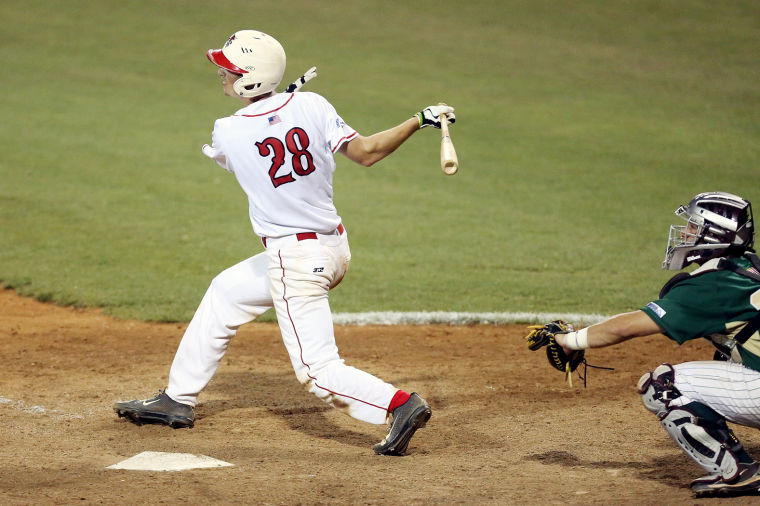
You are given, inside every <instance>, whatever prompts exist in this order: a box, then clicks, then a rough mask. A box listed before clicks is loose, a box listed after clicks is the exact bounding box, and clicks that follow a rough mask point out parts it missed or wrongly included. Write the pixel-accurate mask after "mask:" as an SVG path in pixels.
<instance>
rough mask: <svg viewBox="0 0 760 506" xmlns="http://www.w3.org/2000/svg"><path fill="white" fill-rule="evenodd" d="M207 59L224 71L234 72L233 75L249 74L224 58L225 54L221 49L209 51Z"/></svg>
mask: <svg viewBox="0 0 760 506" xmlns="http://www.w3.org/2000/svg"><path fill="white" fill-rule="evenodd" d="M206 58H208V59H209V61H211V63H213V64H214V65H216V66H217V67H221V68H223V69H224V70H228V71H230V72H232V73H233V74H247V73H248V72H247V71H245V70H243V69H241V68H240V67H238V66H237V65H235V64H234V63H232V62H231V61H230V60H228V59H227V57H226V56H224V53H223V52H222V50H221V49H209V50H208V51H206Z"/></svg>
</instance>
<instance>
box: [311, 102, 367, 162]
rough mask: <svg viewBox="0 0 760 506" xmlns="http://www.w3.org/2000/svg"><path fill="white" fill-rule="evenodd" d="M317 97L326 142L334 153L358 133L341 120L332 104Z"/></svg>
mask: <svg viewBox="0 0 760 506" xmlns="http://www.w3.org/2000/svg"><path fill="white" fill-rule="evenodd" d="M319 98H321V102H322V108H323V114H324V121H325V136H326V138H327V143H328V144H329V146H330V150H331V151H332V152H333V153H335V152H336V151H338V149H340V147H341V146H342V145H343V143H344V142H346V141H350V140H351V139H353V138H354V137H357V136H358V135H359V134H358V133H357V132H356V130H354V129H353V128H351V127H350V126H348V125H347V124H346V122H345V121H343V118H341V117H340V116H339V115H338V112H337V111H336V110H335V108H334V107H333V106H332V104H330V103H329V102H328V101H327V100H325V99H324V98H322V97H319Z"/></svg>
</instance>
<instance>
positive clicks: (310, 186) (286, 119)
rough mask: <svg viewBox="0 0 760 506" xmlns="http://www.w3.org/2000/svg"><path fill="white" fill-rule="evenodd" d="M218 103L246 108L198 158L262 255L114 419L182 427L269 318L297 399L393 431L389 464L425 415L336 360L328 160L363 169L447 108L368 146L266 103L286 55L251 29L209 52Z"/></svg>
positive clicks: (217, 294)
mask: <svg viewBox="0 0 760 506" xmlns="http://www.w3.org/2000/svg"><path fill="white" fill-rule="evenodd" d="M207 57H208V59H209V60H210V61H211V62H212V63H214V64H215V65H216V66H217V67H218V74H219V76H220V78H221V82H222V87H223V88H224V92H225V94H227V95H228V96H232V97H236V98H239V99H241V100H242V102H243V104H244V107H243V108H242V109H240V110H238V111H237V112H236V113H235V114H233V115H232V116H229V117H225V118H221V119H218V120H217V121H216V123H215V124H214V130H213V134H212V143H211V145H204V146H203V153H204V154H205V155H206V156H208V157H209V158H211V159H213V160H214V161H215V162H216V163H217V164H219V165H220V166H221V167H222V168H223V169H225V170H227V171H229V172H230V173H232V174H233V175H234V176H235V177H236V178H237V181H238V183H239V184H240V186H241V188H242V189H243V190H244V191H245V193H246V194H247V196H248V202H249V216H250V220H251V224H252V226H253V231H254V232H255V233H256V234H257V235H258V236H259V237H260V238H261V241H262V243H263V245H264V247H265V251H263V252H262V253H259V254H257V255H255V256H253V257H251V258H248V259H246V260H243V261H242V262H240V263H238V264H237V265H234V266H232V267H230V268H228V269H226V270H225V271H223V272H222V273H221V274H219V275H218V276H217V277H216V278H214V280H213V281H212V282H211V285H210V286H209V288H208V290H207V292H206V294H205V295H204V297H203V300H202V301H201V303H200V306H199V307H198V309H197V311H196V313H195V315H194V316H193V319H192V321H191V322H190V325H189V326H188V327H187V329H186V331H185V334H184V336H183V338H182V341H181V342H180V345H179V347H178V349H177V352H176V355H175V357H174V361H173V363H172V366H171V369H170V372H169V382H168V387H167V388H166V390H165V391H160V392H159V394H158V395H157V396H156V397H153V398H150V399H145V400H135V401H128V402H119V403H116V404H115V405H114V410H115V411H116V413H117V414H118V415H119V416H124V417H127V418H128V419H130V420H132V421H134V422H136V423H138V424H139V423H162V424H166V425H171V426H172V427H191V426H192V425H193V423H194V420H195V414H194V407H195V406H196V405H197V402H198V395H199V394H200V392H201V391H202V390H203V389H204V388H205V387H206V385H207V384H208V383H209V381H210V380H211V378H212V377H213V375H214V373H215V372H216V370H217V368H218V367H219V364H220V361H221V359H222V357H223V356H224V354H225V352H226V350H227V345H228V343H229V341H230V339H231V338H232V337H233V336H234V335H235V333H236V331H237V329H238V328H239V327H240V326H241V325H244V324H246V323H248V322H250V321H252V320H254V319H255V318H256V317H258V316H259V315H261V314H262V313H264V312H265V311H267V310H268V309H269V308H272V307H274V309H275V312H276V314H277V321H278V325H279V328H280V332H281V334H282V339H283V343H284V344H285V347H286V348H287V351H288V354H289V356H290V361H291V364H292V365H293V369H294V370H295V373H296V377H297V378H298V380H299V381H300V382H301V383H302V384H303V385H304V386H305V388H306V389H307V390H308V391H309V392H311V393H313V394H314V395H316V396H317V397H319V398H320V399H322V400H323V401H325V402H326V403H328V404H329V405H331V406H333V407H336V408H338V409H340V410H342V411H344V412H345V413H347V414H349V415H350V416H352V417H354V418H356V419H357V420H362V421H365V422H369V423H372V424H384V423H387V422H389V421H390V422H391V423H390V427H389V429H388V432H387V434H386V437H385V438H384V439H383V441H381V442H380V443H378V444H377V445H375V446H374V451H375V452H376V453H378V454H386V455H398V454H401V453H404V452H405V451H406V449H407V446H408V443H409V440H410V439H411V437H412V435H413V434H414V433H415V431H416V430H417V429H419V428H421V427H423V426H425V424H426V422H427V421H428V419H429V418H430V416H431V409H430V406H429V405H428V403H427V402H425V400H424V399H422V398H421V397H420V396H419V395H418V394H416V393H411V394H409V393H407V392H405V391H403V390H400V389H398V388H396V387H395V386H393V385H391V384H389V383H387V382H385V381H383V380H381V379H380V378H377V377H375V376H373V375H371V374H369V373H367V372H364V371H361V370H359V369H356V368H354V367H351V366H348V365H346V364H345V363H344V361H343V360H342V359H341V358H340V356H339V354H338V348H337V346H336V343H335V337H334V333H333V322H332V314H331V311H330V306H329V303H328V292H329V290H330V289H332V288H335V286H337V285H338V283H340V281H341V280H342V279H343V277H344V276H345V274H346V271H347V269H348V265H349V262H350V260H351V252H350V249H349V243H348V231H347V230H346V228H345V227H344V226H343V224H342V222H341V218H340V216H339V215H338V212H337V210H336V208H335V205H334V203H333V174H334V172H335V154H336V153H340V154H341V155H343V156H346V157H347V158H349V159H350V160H352V161H354V162H356V163H358V164H361V165H364V166H370V165H372V164H374V163H376V162H378V161H380V160H382V159H383V158H385V157H386V156H387V155H389V154H390V153H392V152H393V151H394V150H395V149H396V148H398V147H399V146H400V145H401V144H402V143H403V142H404V141H405V140H406V139H408V138H409V137H410V136H411V135H412V134H414V133H415V132H416V131H417V130H419V129H421V128H423V127H426V126H430V125H432V126H434V127H436V128H440V119H439V116H440V115H441V114H448V115H449V122H451V123H453V122H454V121H455V118H454V114H453V112H454V109H453V108H452V107H449V106H445V105H437V106H430V107H427V108H425V109H424V110H422V111H420V112H419V113H417V114H415V115H414V116H412V118H410V119H408V120H406V121H404V122H403V123H401V124H399V125H397V126H395V127H393V128H390V129H389V130H385V131H383V132H379V133H376V134H374V135H371V136H369V137H364V136H361V135H359V134H358V133H357V132H356V130H354V129H353V128H351V127H350V126H349V125H348V124H346V122H345V121H344V120H343V118H341V117H340V116H339V115H338V113H337V112H336V110H335V109H334V108H333V106H332V105H331V104H330V103H329V102H328V101H327V100H325V99H324V98H323V97H321V96H320V95H318V94H316V93H309V92H298V93H275V91H274V90H275V88H276V87H277V86H278V85H279V83H280V81H281V80H282V76H283V74H284V71H285V51H284V50H283V48H282V46H281V45H280V43H279V42H278V41H277V40H275V39H274V38H273V37H271V36H269V35H267V34H265V33H262V32H258V31H254V30H242V31H239V32H236V33H235V34H233V35H232V36H231V37H230V38H229V39H228V40H227V42H226V43H225V44H224V47H223V48H222V49H213V50H209V51H208V52H207Z"/></svg>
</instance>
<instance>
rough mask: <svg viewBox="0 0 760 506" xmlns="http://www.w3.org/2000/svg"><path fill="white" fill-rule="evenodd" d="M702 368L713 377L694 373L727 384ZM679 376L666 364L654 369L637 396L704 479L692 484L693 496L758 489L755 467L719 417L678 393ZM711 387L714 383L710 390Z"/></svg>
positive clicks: (679, 369) (722, 375)
mask: <svg viewBox="0 0 760 506" xmlns="http://www.w3.org/2000/svg"><path fill="white" fill-rule="evenodd" d="M704 364H707V365H708V366H709V367H708V368H707V369H710V370H712V371H711V372H707V371H705V370H704V369H703V370H702V371H701V372H700V373H699V375H700V376H701V377H703V378H708V377H710V376H711V375H712V376H713V378H714V379H713V381H714V382H715V381H718V378H721V377H723V378H724V380H725V379H726V378H725V371H723V372H720V373H718V371H717V370H715V368H713V367H711V366H712V364H713V363H712V362H706V363H704ZM723 364H725V362H724V363H723ZM681 365H684V364H681ZM721 368H722V367H719V368H718V369H721ZM681 370H682V369H681V368H680V366H675V367H673V366H671V365H670V364H663V365H661V366H659V367H658V368H657V369H655V370H654V371H653V372H650V373H647V374H645V375H644V376H642V378H641V379H640V380H639V393H640V394H641V396H642V400H643V402H644V405H645V406H646V407H647V409H649V410H650V411H652V412H653V413H655V414H656V415H657V417H658V418H659V419H660V423H661V424H662V426H663V427H664V428H665V430H666V432H667V433H668V435H670V437H671V438H672V439H673V440H674V441H675V442H676V443H677V444H678V445H679V446H680V447H681V448H682V449H683V450H684V452H685V453H686V454H687V455H689V456H690V457H691V458H692V459H694V461H695V462H697V464H699V465H700V466H701V467H702V468H704V469H705V470H706V471H707V472H708V473H709V474H708V475H707V476H705V477H703V478H699V479H697V480H695V481H693V482H692V484H691V488H692V490H693V491H695V492H696V493H698V494H702V493H710V492H716V493H729V492H731V493H733V492H746V491H748V490H755V489H757V488H760V477H759V476H758V475H757V472H758V467H759V466H758V464H757V463H755V462H753V460H752V458H751V457H750V456H749V455H748V454H747V452H746V451H745V450H744V448H743V446H742V444H741V443H740V442H739V440H738V439H737V438H736V436H735V435H734V433H733V431H732V430H731V429H730V428H729V427H728V426H727V424H726V418H725V415H724V414H722V413H719V412H718V411H716V410H715V409H714V408H713V407H711V406H709V405H708V404H705V403H704V402H700V401H699V400H695V399H694V398H693V397H690V396H688V395H684V393H683V392H682V391H681V389H680V386H681V385H684V384H685V383H684V381H683V377H682V375H681V374H679V371H681ZM689 370H692V371H696V370H697V368H686V371H689ZM716 385H717V383H713V384H712V387H713V388H715V387H716ZM700 400H704V399H700Z"/></svg>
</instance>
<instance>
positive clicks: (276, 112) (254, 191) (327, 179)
mask: <svg viewBox="0 0 760 506" xmlns="http://www.w3.org/2000/svg"><path fill="white" fill-rule="evenodd" d="M357 135H358V134H357V132H356V131H355V130H354V129H353V128H351V127H350V126H348V125H347V124H346V123H345V122H344V121H343V119H342V118H341V117H340V116H338V113H337V112H336V111H335V108H334V107H333V106H332V105H331V104H330V103H329V102H328V101H327V100H325V99H324V98H323V97H322V96H320V95H318V94H316V93H310V92H298V93H279V94H276V95H273V96H272V97H269V98H266V99H263V100H259V101H257V102H254V103H252V104H250V105H248V106H246V107H244V108H242V109H240V110H239V111H237V112H236V113H235V114H233V115H232V116H229V117H226V118H220V119H218V120H216V123H215V124H214V132H213V136H212V139H213V141H212V144H213V145H212V147H211V148H210V149H209V148H208V147H206V148H204V150H203V151H204V153H205V154H206V155H207V156H209V157H211V158H213V159H214V160H216V162H217V163H218V164H219V165H220V166H222V167H223V168H224V169H226V170H228V171H230V172H232V173H233V174H235V177H236V178H237V180H238V182H239V183H240V186H241V187H242V188H243V190H244V191H245V193H246V194H247V195H248V202H249V215H250V218H251V224H252V225H253V230H254V232H255V233H256V234H257V235H259V236H262V237H283V236H287V235H292V234H295V233H298V232H319V233H330V232H332V231H334V230H335V229H336V228H337V227H338V225H339V224H340V216H338V213H337V211H336V209H335V205H334V204H333V172H335V156H334V155H335V152H336V151H337V150H338V149H339V148H340V146H341V145H342V144H343V143H344V142H346V141H348V140H350V139H353V138H354V137H356V136H357Z"/></svg>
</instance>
